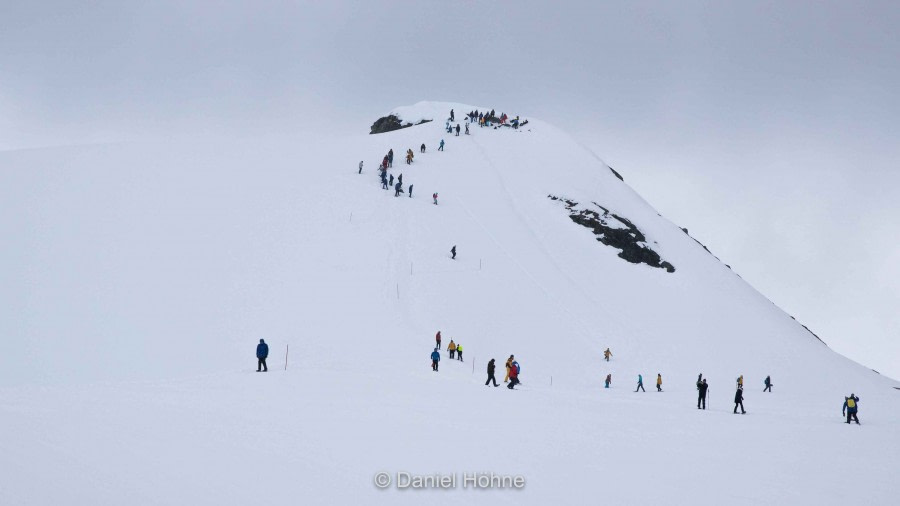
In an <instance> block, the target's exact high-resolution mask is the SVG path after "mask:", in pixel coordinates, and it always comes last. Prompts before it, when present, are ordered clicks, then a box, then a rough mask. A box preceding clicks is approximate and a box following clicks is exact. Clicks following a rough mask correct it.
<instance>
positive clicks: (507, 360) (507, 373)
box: [503, 355, 516, 383]
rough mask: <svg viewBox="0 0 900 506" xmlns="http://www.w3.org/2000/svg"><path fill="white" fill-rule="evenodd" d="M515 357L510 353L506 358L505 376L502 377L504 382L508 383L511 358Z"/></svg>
mask: <svg viewBox="0 0 900 506" xmlns="http://www.w3.org/2000/svg"><path fill="white" fill-rule="evenodd" d="M515 358H516V357H515V356H514V355H510V356H509V358H508V359H506V377H505V378H503V382H504V383H509V368H510V367H512V363H513V360H514V359H515Z"/></svg>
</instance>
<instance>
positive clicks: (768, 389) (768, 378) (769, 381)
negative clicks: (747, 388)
mask: <svg viewBox="0 0 900 506" xmlns="http://www.w3.org/2000/svg"><path fill="white" fill-rule="evenodd" d="M765 383H766V388H764V389H763V392H770V393H771V392H772V377H771V376H766V381H765Z"/></svg>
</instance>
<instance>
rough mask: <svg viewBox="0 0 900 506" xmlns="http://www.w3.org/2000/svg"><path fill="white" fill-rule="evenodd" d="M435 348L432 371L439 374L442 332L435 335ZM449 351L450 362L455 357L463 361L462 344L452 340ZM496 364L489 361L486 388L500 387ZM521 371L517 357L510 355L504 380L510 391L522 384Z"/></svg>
mask: <svg viewBox="0 0 900 506" xmlns="http://www.w3.org/2000/svg"><path fill="white" fill-rule="evenodd" d="M434 342H435V347H434V351H432V352H431V370H432V371H435V372H437V371H438V367H439V365H440V362H441V352H440V350H441V331H440V330H439V331H437V334H435V335H434ZM447 351H448V352H449V354H450V360H453V359H454V357H455V358H456V360H459V361H460V362H462V361H463V358H462V354H463V347H462V345H461V344H459V343H457V342H456V341H454V340H453V339H452V338H451V339H450V344H448V345H447ZM494 362H495V360H494V359H493V358H492V359H490V360H489V361H488V364H487V375H488V377H487V381H485V382H484V386H488V385H489V384H491V382H493V384H494V386H495V387H498V386H500V385H499V384H497V378H496V377H494V369H495V367H494ZM520 371H521V367H520V366H519V362H517V361H516V357H515V355H510V356H509V358H508V359H506V377H505V378H503V382H504V383H509V384H508V385H507V387H506V388H508V389H510V390H514V389H515V386H516V385H518V384H521V381H519V372H520Z"/></svg>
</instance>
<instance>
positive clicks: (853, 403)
mask: <svg viewBox="0 0 900 506" xmlns="http://www.w3.org/2000/svg"><path fill="white" fill-rule="evenodd" d="M847 407H848V408H850V409H853V408H855V407H856V399H854V398H853V397H850V398H848V399H847Z"/></svg>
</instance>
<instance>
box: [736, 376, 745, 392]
mask: <svg viewBox="0 0 900 506" xmlns="http://www.w3.org/2000/svg"><path fill="white" fill-rule="evenodd" d="M737 387H738V388H740V389H743V388H744V375H743V374H741V375H740V376H738V379H737Z"/></svg>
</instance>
